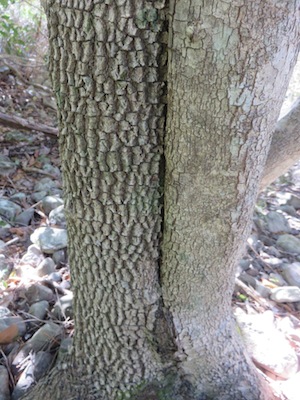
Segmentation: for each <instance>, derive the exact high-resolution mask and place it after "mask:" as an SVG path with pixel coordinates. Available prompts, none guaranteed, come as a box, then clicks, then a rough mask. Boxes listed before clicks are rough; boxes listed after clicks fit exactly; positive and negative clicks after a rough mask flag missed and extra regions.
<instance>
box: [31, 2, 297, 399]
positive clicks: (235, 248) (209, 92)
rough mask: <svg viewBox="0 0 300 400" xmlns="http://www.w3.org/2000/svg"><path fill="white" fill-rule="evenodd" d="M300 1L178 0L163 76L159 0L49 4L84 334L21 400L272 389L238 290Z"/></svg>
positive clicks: (257, 395)
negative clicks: (247, 344) (239, 314)
mask: <svg viewBox="0 0 300 400" xmlns="http://www.w3.org/2000/svg"><path fill="white" fill-rule="evenodd" d="M297 4H298V2H297V1H287V0H285V1H281V2H274V1H271V0H268V1H265V2H261V1H259V0H256V1H252V2H244V1H242V0H234V1H230V2H225V1H219V0H214V1H208V0H207V1H206V0H190V1H180V0H177V1H175V0H171V1H170V2H169V5H170V29H169V67H168V75H167V70H166V61H167V51H166V46H167V26H166V11H167V10H166V2H165V1H164V0H157V1H153V0H151V1H150V0H94V1H92V0H46V1H45V8H46V12H47V18H48V21H49V36H50V71H51V76H52V80H53V85H54V91H55V94H56V97H57V103H58V110H59V125H60V135H59V141H60V150H61V159H62V170H63V178H64V188H65V207H66V210H67V221H68V232H69V261H70V264H71V273H72V282H73V290H74V298H75V302H74V312H75V324H76V333H75V338H74V347H73V350H72V353H71V354H70V355H69V357H68V359H66V360H65V362H64V363H62V364H60V365H59V366H57V367H56V368H55V369H54V370H53V371H52V372H51V374H50V375H49V376H48V377H47V378H46V379H45V381H44V382H41V383H39V384H38V385H37V386H36V388H35V389H34V391H33V392H32V393H29V395H27V396H25V399H27V400H28V399H31V400H41V399H43V400H50V399H51V400H52V399H66V400H73V399H78V400H79V399H80V400H83V399H85V400H86V399H87V400H117V399H132V400H133V399H136V400H143V399H144V400H145V399H147V400H151V399H152V400H159V399H165V400H204V399H214V398H217V399H222V400H229V399H230V400H243V399H248V400H258V399H265V398H271V397H270V396H269V395H268V394H267V392H265V393H264V392H263V391H264V389H262V386H260V382H259V379H258V377H257V376H256V374H255V373H254V370H253V367H252V365H251V363H250V362H249V363H248V362H247V361H246V358H245V357H246V356H245V355H244V350H243V347H242V345H241V344H240V341H239V338H236V334H235V329H234V328H233V323H232V318H231V310H230V299H231V293H232V289H233V284H234V271H235V263H236V260H237V258H238V257H239V255H240V252H241V249H242V244H243V242H244V240H245V238H246V236H247V234H248V231H249V221H250V218H251V213H252V209H253V203H254V200H255V197H256V193H257V190H258V182H259V179H260V177H261V173H262V169H263V164H264V162H265V159H266V155H267V152H268V146H269V142H270V136H271V131H272V129H273V128H274V125H275V122H276V119H277V116H278V113H279V109H280V106H281V101H282V99H283V95H284V92H285V88H286V86H287V83H288V78H289V75H290V73H291V69H292V65H293V64H294V61H295V59H296V55H295V54H296V51H297V49H296V47H297V45H298V43H299V36H298V31H297V27H298V24H299V19H298V13H297V9H296V6H297ZM166 79H168V99H167V98H166V94H167V90H166V86H165V80H166ZM166 101H168V122H167V138H166V142H165V158H166V165H167V167H166V181H165V192H164V193H165V210H164V219H165V222H164V232H163V233H164V238H163V239H164V244H163V263H162V265H160V262H161V260H160V259H161V254H160V242H161V232H162V194H163V184H164V172H165V167H164V162H163V159H164V157H163V152H164V148H163V144H164V143H163V142H164V133H165V116H166Z"/></svg>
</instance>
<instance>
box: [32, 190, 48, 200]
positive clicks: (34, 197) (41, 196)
mask: <svg viewBox="0 0 300 400" xmlns="http://www.w3.org/2000/svg"><path fill="white" fill-rule="evenodd" d="M47 194H48V192H46V191H45V190H43V191H41V192H34V193H32V195H31V198H32V200H33V201H34V202H35V203H38V202H39V201H42V200H43V199H44V198H45V197H46V196H47Z"/></svg>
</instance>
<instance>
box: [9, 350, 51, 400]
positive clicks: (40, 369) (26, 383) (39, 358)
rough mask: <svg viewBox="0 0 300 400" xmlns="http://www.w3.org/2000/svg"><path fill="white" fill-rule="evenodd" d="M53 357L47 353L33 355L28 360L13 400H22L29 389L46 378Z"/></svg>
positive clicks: (13, 394)
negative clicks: (43, 377)
mask: <svg viewBox="0 0 300 400" xmlns="http://www.w3.org/2000/svg"><path fill="white" fill-rule="evenodd" d="M53 357H54V356H53V355H52V354H50V353H48V352H46V351H39V352H37V353H36V354H35V353H32V354H31V355H30V357H29V359H28V362H27V365H26V368H25V369H24V371H23V372H22V373H21V375H20V377H19V380H18V382H17V384H16V386H15V388H14V391H13V393H12V400H18V399H20V398H21V397H22V396H23V395H24V393H25V392H27V391H28V389H29V388H30V387H31V386H32V385H34V384H35V383H36V382H38V381H39V379H41V377H42V376H44V375H45V374H46V373H47V371H48V370H49V368H50V367H51V364H52V361H53Z"/></svg>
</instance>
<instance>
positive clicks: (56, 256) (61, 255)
mask: <svg viewBox="0 0 300 400" xmlns="http://www.w3.org/2000/svg"><path fill="white" fill-rule="evenodd" d="M52 259H53V261H54V262H55V264H56V265H61V264H64V263H65V262H66V252H65V250H58V251H55V252H54V253H53V255H52Z"/></svg>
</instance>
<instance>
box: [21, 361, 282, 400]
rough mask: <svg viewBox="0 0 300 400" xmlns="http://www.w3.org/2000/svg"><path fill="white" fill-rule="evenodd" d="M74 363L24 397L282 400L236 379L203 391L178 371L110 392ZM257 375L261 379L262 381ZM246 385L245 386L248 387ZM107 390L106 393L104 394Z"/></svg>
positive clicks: (55, 371)
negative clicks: (159, 379) (151, 380)
mask: <svg viewBox="0 0 300 400" xmlns="http://www.w3.org/2000/svg"><path fill="white" fill-rule="evenodd" d="M74 365H75V364H74V363H71V362H70V361H69V362H63V363H59V364H57V365H56V366H55V367H54V368H53V369H52V370H51V371H50V373H49V374H48V375H47V376H46V377H44V378H43V379H42V380H41V381H39V382H38V383H37V385H36V386H35V387H34V388H33V389H32V390H30V391H29V392H28V393H27V394H25V396H23V397H22V400H54V399H55V400H61V399H64V400H126V399H129V400H279V399H280V398H279V397H277V396H276V395H275V394H274V393H273V392H272V390H271V388H270V387H269V386H268V384H267V382H262V385H261V389H258V387H254V386H253V387H252V388H251V387H249V385H247V382H246V383H245V386H243V385H242V382H240V386H239V387H237V385H236V381H235V382H233V383H232V385H230V384H228V382H227V384H226V386H223V387H222V386H221V385H220V387H219V391H216V386H217V385H216V382H217V380H218V379H217V377H216V380H215V381H213V380H212V382H211V386H212V387H214V390H213V392H212V391H210V390H209V389H208V390H207V391H202V390H200V389H199V387H201V384H200V385H197V388H196V387H194V386H193V385H192V384H191V383H190V382H188V381H187V380H185V379H183V378H181V377H180V374H179V373H177V372H170V371H168V372H167V373H166V378H165V379H164V381H163V382H150V383H142V384H141V385H138V386H136V387H135V388H131V389H128V391H118V393H116V391H115V390H113V393H112V392H111V393H109V392H110V389H109V388H105V387H103V385H102V387H101V385H100V383H99V382H98V379H97V378H98V375H97V374H96V372H95V373H94V374H93V375H92V376H90V375H88V374H87V373H86V372H85V373H84V371H83V369H82V368H81V367H79V368H76V367H75V366H74ZM259 380H260V379H259V377H258V382H259ZM245 388H246V389H245ZM104 392H106V394H105V393H104Z"/></svg>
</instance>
